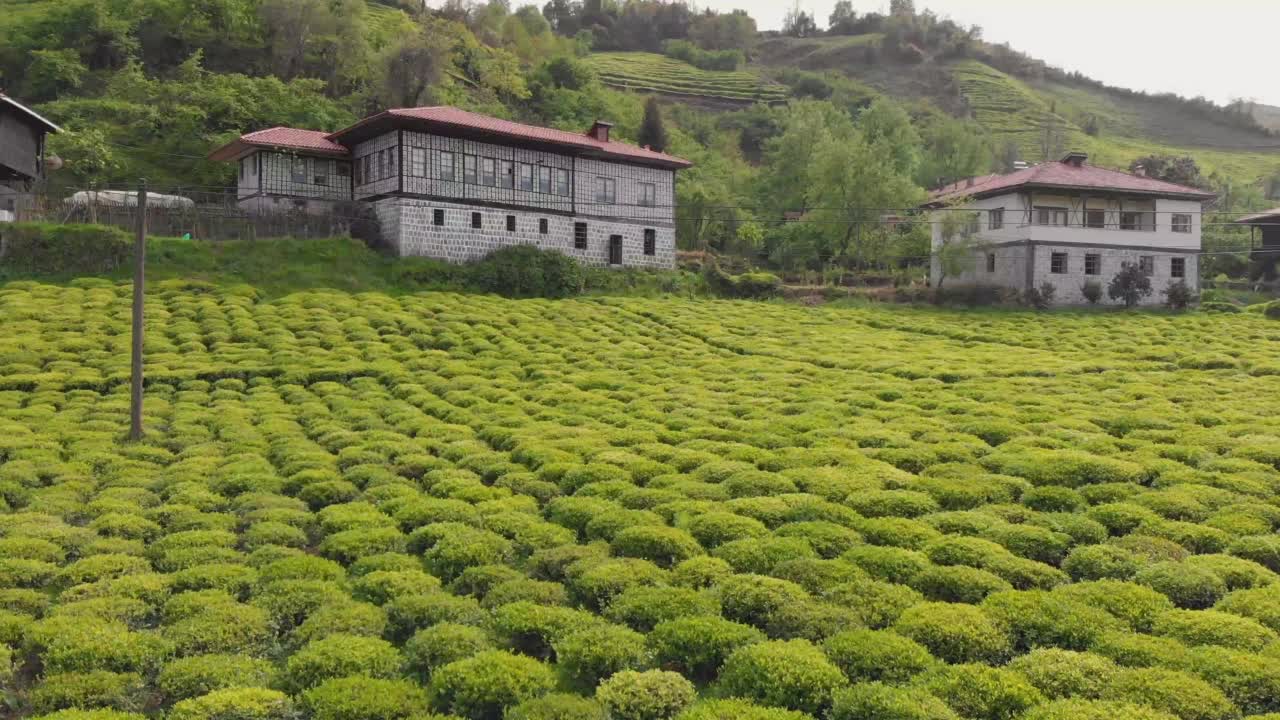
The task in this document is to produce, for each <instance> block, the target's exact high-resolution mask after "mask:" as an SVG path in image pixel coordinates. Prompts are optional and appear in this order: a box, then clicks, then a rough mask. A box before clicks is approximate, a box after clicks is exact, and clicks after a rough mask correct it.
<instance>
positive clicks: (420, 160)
mask: <svg viewBox="0 0 1280 720" xmlns="http://www.w3.org/2000/svg"><path fill="white" fill-rule="evenodd" d="M409 174H410V175H411V176H413V177H426V176H427V149H426V148H420V147H416V148H409Z"/></svg>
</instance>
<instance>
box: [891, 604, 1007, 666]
mask: <svg viewBox="0 0 1280 720" xmlns="http://www.w3.org/2000/svg"><path fill="white" fill-rule="evenodd" d="M893 629H894V630H895V631H896V632H898V633H899V634H901V635H903V636H905V637H907V638H910V639H911V640H914V641H916V642H917V643H919V644H920V645H922V646H924V647H925V648H926V649H928V651H929V652H930V653H932V654H933V655H934V656H935V657H938V658H940V659H942V660H945V661H947V662H949V663H968V662H1000V661H1002V660H1004V659H1005V658H1006V657H1007V656H1008V655H1009V653H1010V650H1011V646H1010V642H1009V637H1008V636H1007V635H1006V634H1005V630H1004V629H1003V628H1002V627H1001V626H1000V625H998V624H996V622H994V621H993V620H992V619H991V618H990V617H989V616H988V615H987V614H986V613H984V612H983V611H981V610H979V609H978V608H976V607H973V606H972V605H964V604H958V603H937V602H932V603H921V604H919V605H915V606H913V607H909V608H907V609H906V610H904V611H903V612H902V614H901V615H900V616H899V617H898V619H897V621H896V622H894V624H893Z"/></svg>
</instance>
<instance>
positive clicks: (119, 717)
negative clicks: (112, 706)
mask: <svg viewBox="0 0 1280 720" xmlns="http://www.w3.org/2000/svg"><path fill="white" fill-rule="evenodd" d="M145 718H146V716H145V715H139V714H138V713H131V712H122V711H120V710H59V711H58V712H55V713H49V714H48V715H41V716H40V717H38V718H35V717H33V718H32V720H145Z"/></svg>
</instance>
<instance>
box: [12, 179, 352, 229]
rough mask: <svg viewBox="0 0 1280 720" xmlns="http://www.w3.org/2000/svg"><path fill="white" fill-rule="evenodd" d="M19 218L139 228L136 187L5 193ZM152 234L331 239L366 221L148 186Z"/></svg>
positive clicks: (338, 212) (340, 207) (332, 208)
mask: <svg viewBox="0 0 1280 720" xmlns="http://www.w3.org/2000/svg"><path fill="white" fill-rule="evenodd" d="M4 200H5V201H6V203H5V204H6V205H7V206H10V207H12V208H13V209H12V211H11V212H9V213H8V215H9V217H8V218H7V219H8V220H10V221H16V222H55V223H96V224H101V225H113V226H116V227H119V228H123V229H125V230H133V229H134V228H136V227H137V222H138V207H137V188H133V189H129V188H110V189H92V190H74V189H72V190H65V191H62V192H54V191H46V192H33V193H6V194H5V195H4ZM146 213H147V232H148V234H149V235H153V236H169V237H182V236H190V237H192V238H195V239H201V240H253V239H256V238H268V237H298V238H312V239H315V238H326V237H334V236H338V235H346V234H349V233H351V232H352V231H353V228H354V227H355V226H356V225H358V224H360V223H363V222H366V221H367V220H366V216H365V214H364V212H363V211H362V210H361V209H360V208H359V207H357V206H356V205H355V204H354V203H338V202H335V203H331V204H327V205H322V204H316V203H312V204H309V205H307V206H305V207H298V206H295V205H293V204H268V203H241V202H239V201H238V200H237V198H236V195H235V191H234V190H230V191H210V190H207V189H205V190H190V189H184V188H171V189H156V188H148V194H147V209H146Z"/></svg>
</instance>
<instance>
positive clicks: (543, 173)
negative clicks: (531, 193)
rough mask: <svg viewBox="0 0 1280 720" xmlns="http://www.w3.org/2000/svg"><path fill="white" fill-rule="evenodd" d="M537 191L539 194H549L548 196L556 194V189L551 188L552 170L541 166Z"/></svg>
mask: <svg viewBox="0 0 1280 720" xmlns="http://www.w3.org/2000/svg"><path fill="white" fill-rule="evenodd" d="M537 189H538V192H541V193H547V194H548V195H549V194H551V193H552V192H554V190H555V189H554V188H552V187H551V168H549V167H545V166H540V167H539V168H538V188H537Z"/></svg>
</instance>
